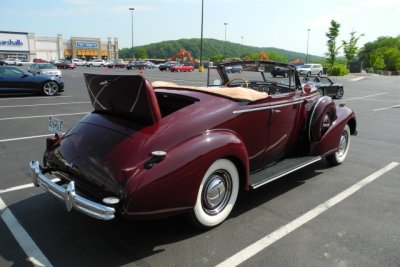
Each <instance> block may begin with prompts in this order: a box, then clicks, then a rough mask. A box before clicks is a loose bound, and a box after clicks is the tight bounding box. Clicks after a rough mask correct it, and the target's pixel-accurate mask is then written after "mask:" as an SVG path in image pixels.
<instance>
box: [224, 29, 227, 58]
mask: <svg viewBox="0 0 400 267" xmlns="http://www.w3.org/2000/svg"><path fill="white" fill-rule="evenodd" d="M224 25H225V42H224V59H225V52H226V26H227V25H228V23H226V22H225V23H224Z"/></svg>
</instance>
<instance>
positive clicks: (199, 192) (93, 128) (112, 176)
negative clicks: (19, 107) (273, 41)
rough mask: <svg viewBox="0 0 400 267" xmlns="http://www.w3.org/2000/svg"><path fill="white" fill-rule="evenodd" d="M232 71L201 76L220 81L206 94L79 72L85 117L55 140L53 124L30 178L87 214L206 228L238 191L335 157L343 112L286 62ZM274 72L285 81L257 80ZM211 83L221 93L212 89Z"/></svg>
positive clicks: (348, 115) (345, 146)
mask: <svg viewBox="0 0 400 267" xmlns="http://www.w3.org/2000/svg"><path fill="white" fill-rule="evenodd" d="M233 64H237V63H236V62H235V63H233ZM241 64H242V69H243V70H246V71H243V72H242V73H241V74H240V76H238V74H237V73H233V74H231V73H226V71H225V70H226V69H225V67H226V66H229V67H231V66H233V65H231V64H229V63H228V64H224V65H217V66H216V68H215V69H209V72H208V75H210V76H208V79H207V80H208V81H210V77H212V78H213V79H215V78H216V77H219V78H217V80H215V81H212V85H213V86H210V87H204V86H203V87H201V86H192V85H190V86H187V85H178V84H175V83H171V82H153V83H152V84H150V82H148V81H147V80H146V79H145V78H144V77H143V76H142V75H104V74H103V75H101V74H88V73H86V74H85V75H84V77H85V80H86V83H85V84H86V86H87V90H88V92H89V97H90V100H91V102H92V105H93V112H91V113H89V114H88V115H86V116H85V117H83V118H82V119H81V120H80V121H79V122H78V123H77V124H76V125H75V126H73V127H72V128H71V129H69V130H67V132H66V133H65V134H62V133H60V132H59V131H60V130H59V129H58V128H57V127H55V129H54V132H55V135H54V136H52V137H49V138H48V139H47V141H46V150H45V153H44V157H43V164H39V162H38V161H35V160H33V161H31V162H29V166H30V169H31V171H32V179H33V183H34V184H35V185H36V186H41V187H42V188H43V189H44V190H46V191H48V192H50V193H51V194H52V195H54V196H56V197H57V198H58V199H59V200H61V201H64V202H65V205H66V208H67V210H68V211H70V210H71V209H76V210H78V211H80V212H82V213H85V214H87V215H89V216H92V217H94V218H97V219H103V220H111V219H113V218H115V216H117V215H118V216H125V217H129V218H133V219H135V218H140V219H143V218H154V217H162V216H171V215H176V214H179V213H186V214H187V215H188V217H189V218H190V219H191V220H192V221H193V223H194V224H195V225H196V226H199V227H201V228H211V227H215V226H217V225H218V224H220V223H222V222H223V221H224V220H225V219H226V218H227V217H228V216H229V214H230V213H231V211H232V209H233V207H234V205H235V202H236V199H237V196H238V192H239V190H247V191H251V190H254V189H256V188H258V187H260V186H262V185H265V184H267V183H269V182H272V181H274V180H276V179H278V178H281V177H283V176H284V175H286V174H289V173H292V172H295V171H296V170H299V169H301V168H304V167H306V166H309V165H311V164H313V163H315V162H318V161H320V160H322V159H325V158H326V160H327V161H328V162H329V164H331V165H333V166H335V165H339V164H341V163H342V162H344V160H345V159H346V156H347V154H348V152H349V148H350V136H351V135H355V134H356V133H357V130H356V117H355V114H354V112H353V111H352V110H351V109H349V108H347V107H345V106H344V105H339V106H336V105H335V103H334V102H333V101H332V99H331V98H330V97H327V96H320V95H319V94H318V93H317V92H311V90H310V87H309V86H305V87H304V88H302V86H301V83H300V79H299V77H298V74H297V72H296V71H295V68H294V67H293V66H291V65H287V64H282V63H275V62H271V61H244V62H241ZM273 65H277V66H282V67H286V68H288V69H289V70H290V75H289V76H290V77H288V78H282V81H280V82H279V83H278V82H276V80H275V79H273V78H272V76H269V75H266V74H265V69H270V67H269V66H273ZM267 66H268V68H267ZM212 72H213V73H212ZM217 74H219V75H220V76H214V75H217ZM218 79H220V81H219V84H223V85H224V86H214V85H216V84H217V83H218ZM38 157H40V156H38ZM53 177H54V178H55V177H57V178H59V179H60V182H57V183H55V182H53V181H52V180H51V178H53ZM47 215H48V216H56V215H51V214H47Z"/></svg>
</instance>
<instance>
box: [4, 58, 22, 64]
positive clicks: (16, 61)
mask: <svg viewBox="0 0 400 267" xmlns="http://www.w3.org/2000/svg"><path fill="white" fill-rule="evenodd" d="M3 62H4V63H5V65H15V66H22V64H21V62H20V60H19V59H18V58H12V57H10V58H4V59H3Z"/></svg>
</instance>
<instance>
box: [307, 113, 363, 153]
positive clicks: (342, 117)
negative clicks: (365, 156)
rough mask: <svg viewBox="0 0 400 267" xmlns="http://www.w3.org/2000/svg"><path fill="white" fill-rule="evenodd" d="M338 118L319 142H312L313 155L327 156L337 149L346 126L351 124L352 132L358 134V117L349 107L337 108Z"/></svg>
mask: <svg viewBox="0 0 400 267" xmlns="http://www.w3.org/2000/svg"><path fill="white" fill-rule="evenodd" d="M336 116H337V119H336V120H335V121H334V122H333V124H332V126H331V127H330V128H329V129H328V130H327V132H326V133H325V134H324V135H323V136H322V137H321V139H320V140H319V141H318V142H314V143H312V144H311V155H319V156H326V155H329V154H332V153H334V152H336V151H337V149H338V147H339V143H340V138H341V136H342V133H343V130H344V127H345V126H346V125H349V127H350V133H351V134H352V135H356V134H357V130H356V124H357V123H356V117H355V114H354V112H353V111H352V110H351V109H349V108H347V107H337V108H336Z"/></svg>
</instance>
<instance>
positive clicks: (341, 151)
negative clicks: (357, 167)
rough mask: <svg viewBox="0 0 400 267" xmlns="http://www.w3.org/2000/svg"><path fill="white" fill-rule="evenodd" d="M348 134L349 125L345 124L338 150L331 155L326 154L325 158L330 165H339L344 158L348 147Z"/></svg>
mask: <svg viewBox="0 0 400 267" xmlns="http://www.w3.org/2000/svg"><path fill="white" fill-rule="evenodd" d="M350 134H351V133H350V127H349V125H346V127H344V130H343V133H342V136H341V137H340V143H339V147H338V151H336V152H335V153H334V154H332V155H329V156H326V160H327V161H328V163H329V164H330V165H331V166H337V165H340V164H342V163H343V162H344V160H345V159H346V156H347V153H348V152H349V148H350Z"/></svg>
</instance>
